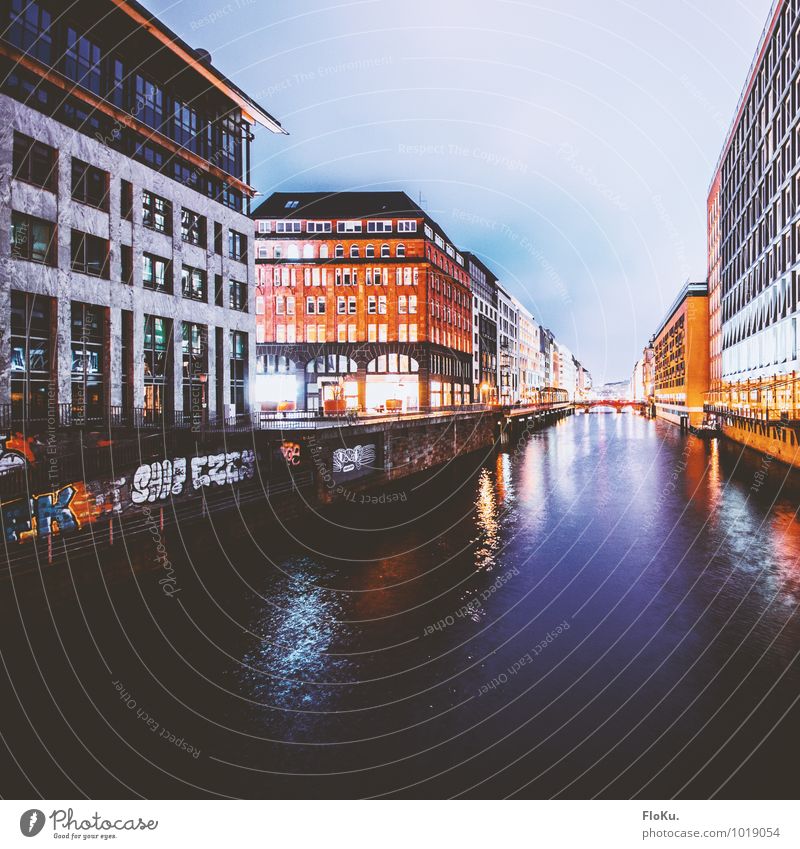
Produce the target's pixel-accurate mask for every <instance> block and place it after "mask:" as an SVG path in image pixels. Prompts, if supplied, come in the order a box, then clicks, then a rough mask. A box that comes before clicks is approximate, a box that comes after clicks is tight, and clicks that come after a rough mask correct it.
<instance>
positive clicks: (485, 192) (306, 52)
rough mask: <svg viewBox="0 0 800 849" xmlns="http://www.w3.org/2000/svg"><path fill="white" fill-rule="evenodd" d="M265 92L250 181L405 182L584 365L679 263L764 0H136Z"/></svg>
mask: <svg viewBox="0 0 800 849" xmlns="http://www.w3.org/2000/svg"><path fill="white" fill-rule="evenodd" d="M145 4H146V5H147V6H148V8H149V9H151V10H152V11H153V12H154V13H156V14H158V15H159V16H160V17H162V19H163V20H164V21H165V22H166V23H167V24H168V25H169V26H170V27H171V28H172V29H174V30H175V31H176V32H177V33H179V34H180V35H181V36H182V37H183V38H184V39H185V40H186V41H188V42H189V44H191V45H193V46H195V47H205V48H207V49H208V50H209V51H211V53H212V56H213V61H214V63H215V64H216V65H217V66H218V67H219V68H220V69H221V70H222V71H223V72H225V73H226V74H228V75H229V76H230V77H231V78H232V79H233V80H235V81H236V82H237V83H239V85H240V86H241V87H242V88H243V89H245V90H246V91H247V92H248V93H249V94H251V95H252V96H253V97H254V98H255V99H256V100H258V101H259V102H260V103H261V104H262V105H263V106H264V107H265V108H267V109H268V110H269V111H270V112H271V113H272V114H273V115H275V117H276V118H278V120H280V121H281V122H282V123H283V125H284V127H285V128H286V129H287V130H288V131H289V133H290V135H289V136H274V135H271V134H270V133H268V132H266V131H264V130H260V131H259V133H258V138H257V141H256V142H255V144H254V150H253V154H254V156H253V163H254V169H253V182H254V184H255V185H256V186H257V187H258V189H259V190H260V191H261V192H263V193H264V194H265V195H266V194H269V193H270V192H272V191H275V190H282V191H289V190H291V189H297V190H300V191H302V190H320V189H334V190H345V189H349V188H362V189H363V188H383V187H387V188H393V189H403V190H405V191H407V192H408V194H409V195H411V196H412V197H413V198H414V199H415V200H418V199H419V198H420V196H421V197H422V200H423V205H424V206H425V208H426V209H427V211H428V213H429V214H431V215H432V216H433V217H434V218H436V219H437V221H439V223H440V224H441V225H442V226H443V227H444V228H445V230H446V231H447V233H448V234H449V235H450V238H451V239H452V240H453V241H454V242H455V244H456V245H458V246H459V247H461V248H465V249H469V250H472V251H474V252H475V253H477V254H479V255H480V256H481V257H482V258H483V259H484V260H485V261H486V262H488V263H489V265H490V266H492V267H494V269H495V270H496V271H497V273H498V275H499V276H500V278H501V279H502V280H503V281H504V282H505V283H506V284H507V285H508V287H509V288H510V289H511V291H512V292H514V294H516V295H517V297H519V298H520V299H521V300H522V301H523V302H524V303H525V304H526V305H527V306H528V307H529V308H530V309H531V310H532V311H533V313H534V315H535V316H536V318H537V320H539V321H541V322H542V323H544V324H546V325H547V326H549V327H550V328H551V329H552V330H553V331H554V333H555V334H556V336H557V338H558V339H559V340H560V341H562V342H564V343H565V344H567V345H568V346H570V347H571V348H572V350H573V352H574V353H575V354H576V355H577V356H578V358H579V359H580V360H581V361H582V362H583V363H584V365H585V366H586V367H587V368H589V369H590V370H591V371H592V373H593V375H594V378H595V381H596V382H597V383H602V382H605V381H611V380H619V379H623V378H627V377H628V376H629V374H630V371H631V369H632V366H633V363H634V361H635V360H636V359H637V358H638V357H639V356H640V355H641V349H642V347H643V345H644V343H645V342H646V341H647V339H648V337H649V336H650V334H651V333H652V331H653V330H654V329H655V327H656V325H657V323H658V321H659V320H660V318H661V317H662V314H663V312H664V310H665V309H666V308H667V307H668V306H669V304H670V302H671V301H672V299H673V297H674V295H675V293H676V291H677V290H678V288H679V287H680V285H681V283H682V282H683V281H684V280H685V279H686V278H687V277H692V278H695V279H699V278H704V277H705V274H706V259H705V244H706V242H705V240H706V235H705V203H706V195H707V190H708V184H709V181H710V178H711V175H712V171H713V168H714V165H715V163H716V160H717V157H718V155H719V152H720V148H721V145H722V142H723V138H724V135H725V132H726V130H727V127H728V124H729V122H730V119H731V117H732V115H733V111H734V108H735V105H736V102H737V100H738V97H739V93H740V91H741V88H742V85H743V82H744V79H745V76H746V73H747V69H748V68H749V66H750V62H751V60H752V56H753V52H754V50H755V46H756V43H757V41H758V37H759V34H760V32H761V30H762V28H763V26H764V23H765V21H766V17H767V13H768V11H769V7H770V0H694V1H693V2H690V0H669V2H664V0H631V1H630V2H626V0H544V2H537V0H402V2H400V1H399V0H353V2H335V0H145Z"/></svg>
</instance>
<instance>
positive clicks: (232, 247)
mask: <svg viewBox="0 0 800 849" xmlns="http://www.w3.org/2000/svg"><path fill="white" fill-rule="evenodd" d="M228 256H229V257H230V258H231V259H235V260H237V261H238V262H247V236H245V235H244V234H243V233H237V231H236V230H229V231H228Z"/></svg>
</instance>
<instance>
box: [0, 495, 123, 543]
mask: <svg viewBox="0 0 800 849" xmlns="http://www.w3.org/2000/svg"><path fill="white" fill-rule="evenodd" d="M2 509H3V529H4V530H5V535H6V540H7V541H8V542H25V541H26V540H29V539H32V538H33V537H35V536H37V535H38V536H40V537H47V536H50V535H51V534H60V533H64V532H67V531H76V530H80V529H81V528H83V527H84V526H85V525H87V524H90V523H91V522H95V521H97V519H98V518H99V517H100V516H103V515H111V514H112V513H113V512H114V509H115V505H114V502H113V501H109V500H108V499H107V498H106V497H105V495H104V494H103V493H101V492H92V491H90V490H89V489H88V488H87V486H86V484H85V483H83V481H76V482H75V483H70V484H67V485H66V486H62V487H60V488H59V489H56V490H54V491H53V492H43V493H41V494H40V495H34V496H33V497H32V498H19V499H17V500H16V501H10V502H6V503H5V504H3V507H2Z"/></svg>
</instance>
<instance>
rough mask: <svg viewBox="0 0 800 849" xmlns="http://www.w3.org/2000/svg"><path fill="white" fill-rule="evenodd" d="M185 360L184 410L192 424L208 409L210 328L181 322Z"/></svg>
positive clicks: (183, 356) (182, 350) (203, 415)
mask: <svg viewBox="0 0 800 849" xmlns="http://www.w3.org/2000/svg"><path fill="white" fill-rule="evenodd" d="M181 354H182V360H183V363H182V365H183V412H184V415H189V416H191V422H192V424H195V423H200V422H201V421H202V420H203V419H204V417H205V413H206V410H207V409H208V395H207V391H208V389H207V387H208V328H207V327H206V326H205V325H204V324H194V323H193V322H189V321H183V322H181Z"/></svg>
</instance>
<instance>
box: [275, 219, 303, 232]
mask: <svg viewBox="0 0 800 849" xmlns="http://www.w3.org/2000/svg"><path fill="white" fill-rule="evenodd" d="M302 231H303V222H302V221H276V222H275V232H276V233H301V232H302Z"/></svg>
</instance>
